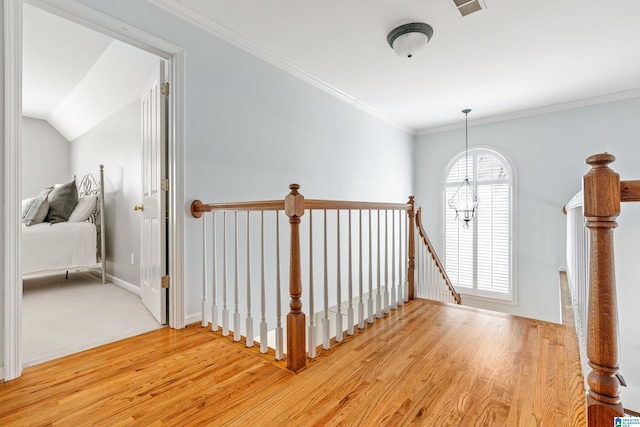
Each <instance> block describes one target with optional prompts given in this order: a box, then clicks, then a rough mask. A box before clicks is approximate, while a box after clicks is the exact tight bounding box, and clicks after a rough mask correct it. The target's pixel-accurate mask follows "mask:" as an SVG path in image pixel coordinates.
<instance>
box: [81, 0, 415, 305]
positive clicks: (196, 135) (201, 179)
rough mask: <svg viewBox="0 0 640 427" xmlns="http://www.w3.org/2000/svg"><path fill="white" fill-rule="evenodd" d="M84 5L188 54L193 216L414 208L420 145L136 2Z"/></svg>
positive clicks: (195, 287)
mask: <svg viewBox="0 0 640 427" xmlns="http://www.w3.org/2000/svg"><path fill="white" fill-rule="evenodd" d="M82 2H83V3H85V4H88V5H90V6H91V7H94V8H96V9H98V10H102V11H104V12H105V13H107V14H109V15H111V16H114V17H115V18H117V19H120V20H122V21H124V22H127V23H130V24H132V25H134V26H136V27H138V28H141V29H142V30H144V31H147V32H149V33H152V34H154V35H157V36H159V37H161V38H163V39H166V40H167V41H170V42H172V43H174V44H176V45H179V46H181V47H182V48H184V49H185V58H186V65H185V67H186V70H185V73H186V74H185V79H184V80H185V105H186V117H185V138H184V145H185V197H186V200H185V201H186V206H185V207H184V208H185V211H186V210H188V205H189V204H190V203H191V201H192V200H193V199H201V200H203V201H208V202H213V201H230V200H255V199H271V198H279V197H284V196H285V195H286V194H287V192H288V185H289V184H290V183H292V182H297V183H299V184H300V185H301V186H302V188H301V192H302V194H304V195H305V196H306V197H310V198H337V199H363V200H381V201H405V200H406V197H407V196H408V195H409V194H410V193H411V192H412V185H411V184H412V178H411V177H412V170H411V154H412V147H413V143H412V142H413V141H412V137H411V136H409V135H407V134H404V133H403V132H401V131H399V130H397V129H395V128H393V127H391V126H389V125H387V124H385V123H383V122H381V121H379V120H376V119H374V118H372V117H370V116H368V115H367V114H365V113H364V112H362V111H360V110H358V109H356V108H354V107H353V106H350V105H347V104H345V103H343V102H342V101H339V100H337V99H335V98H334V97H332V96H330V95H328V94H326V93H324V92H321V91H320V90H318V89H316V88H314V87H311V86H309V85H308V84H306V83H304V82H302V81H301V80H299V79H297V78H295V77H293V76H291V75H289V74H288V73H285V72H283V71H282V70H280V69H277V68H275V67H273V66H271V65H269V64H267V63H265V62H263V61H262V60H259V59H257V58H255V57H253V56H251V55H250V54H248V53H246V52H244V51H241V50H239V49H237V48H235V47H233V46H230V45H229V44H227V43H225V42H222V41H221V40H219V39H217V38H216V37H213V36H211V35H209V34H207V33H205V32H203V31H200V30H198V29H196V28H194V27H192V26H190V25H189V24H187V23H185V22H184V21H182V20H180V19H177V18H175V17H173V16H172V15H170V14H167V13H166V12H164V11H162V10H160V9H158V8H156V7H154V6H152V5H150V4H149V3H146V2H137V3H136V7H135V8H132V7H130V5H129V4H128V3H125V2H102V1H97V0H83V1H82ZM200 231H201V225H200V222H199V221H196V220H195V219H192V218H187V219H186V220H185V233H186V235H185V247H186V254H185V260H186V265H185V272H186V280H185V283H186V299H187V301H186V314H187V316H194V315H196V316H197V315H199V312H200V299H201V291H200V289H199V283H200V282H201V249H200V245H199V243H198V242H200V237H199V236H200Z"/></svg>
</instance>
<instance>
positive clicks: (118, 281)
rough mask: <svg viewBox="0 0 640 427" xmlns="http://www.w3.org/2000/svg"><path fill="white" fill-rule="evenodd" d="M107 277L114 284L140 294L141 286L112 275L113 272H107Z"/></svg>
mask: <svg viewBox="0 0 640 427" xmlns="http://www.w3.org/2000/svg"><path fill="white" fill-rule="evenodd" d="M107 279H108V281H109V282H111V283H113V284H114V285H116V286H118V287H120V288H122V289H124V290H125V291H129V292H131V293H132V294H135V295H138V296H139V295H140V287H139V286H136V285H134V284H132V283H129V282H127V281H126V280H122V279H120V278H119V277H115V276H112V275H111V274H107Z"/></svg>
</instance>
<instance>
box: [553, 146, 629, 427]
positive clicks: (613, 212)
mask: <svg viewBox="0 0 640 427" xmlns="http://www.w3.org/2000/svg"><path fill="white" fill-rule="evenodd" d="M614 160H615V157H614V156H613V155H611V154H608V153H603V154H596V155H593V156H590V157H588V158H587V159H586V163H587V164H589V165H590V166H591V170H590V171H589V172H588V173H587V174H586V175H585V176H584V179H583V185H582V188H583V191H582V194H583V202H582V210H583V212H584V218H585V220H586V223H585V225H586V227H587V229H588V230H589V233H588V237H587V236H584V237H580V235H581V234H582V233H581V231H580V222H581V221H580V219H579V218H577V216H576V215H575V212H576V211H577V210H579V209H580V204H579V202H578V201H576V198H574V199H572V201H573V203H570V204H569V205H567V207H566V208H565V211H566V212H567V215H568V218H572V219H571V220H569V219H568V221H570V222H573V224H570V226H571V227H573V228H574V230H573V231H571V230H568V233H569V237H570V238H568V239H567V243H568V245H582V244H583V243H584V244H585V246H584V247H583V248H580V247H575V248H571V249H570V248H568V250H567V254H568V256H569V257H570V258H569V260H568V271H567V275H568V279H569V282H570V286H572V287H575V288H577V289H572V294H573V295H572V299H573V300H574V301H576V302H574V307H575V306H576V305H577V306H578V310H577V312H576V311H575V310H574V312H575V313H576V317H578V316H584V312H585V308H584V306H585V304H584V301H583V300H584V299H585V298H584V294H585V293H588V302H587V303H586V312H587V319H586V320H587V324H586V356H587V364H588V366H589V369H588V370H589V373H588V375H587V385H588V387H587V388H588V391H587V419H588V425H589V426H604V425H611V423H612V420H613V419H614V417H622V416H624V410H623V406H622V402H621V400H620V386H621V376H620V375H619V373H618V370H619V362H620V350H619V344H618V310H617V300H616V284H615V270H614V258H613V229H614V228H615V227H616V226H617V222H616V218H617V217H618V215H619V214H620V203H621V202H631V201H640V181H620V176H619V175H618V174H617V173H616V172H614V171H613V170H612V169H611V168H609V164H610V163H612V162H613V161H614ZM569 215H571V216H569ZM568 228H569V227H568ZM587 245H588V246H587ZM585 254H588V259H587V256H585ZM587 271H588V274H587ZM586 276H588V282H586V281H585V278H586ZM572 282H573V285H571V283H572ZM580 288H581V289H580ZM584 320H585V319H581V320H580V321H579V322H582V326H581V328H583V329H584V328H585V326H584V323H583V322H584ZM579 322H576V324H577V323H579ZM581 350H583V349H581ZM581 357H584V353H582V355H581ZM583 366H584V364H583ZM585 372H586V371H585Z"/></svg>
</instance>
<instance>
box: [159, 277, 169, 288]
mask: <svg viewBox="0 0 640 427" xmlns="http://www.w3.org/2000/svg"><path fill="white" fill-rule="evenodd" d="M161 284H162V287H163V288H164V289H166V288H168V287H169V284H170V281H169V276H162V280H161Z"/></svg>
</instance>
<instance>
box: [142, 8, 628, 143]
mask: <svg viewBox="0 0 640 427" xmlns="http://www.w3.org/2000/svg"><path fill="white" fill-rule="evenodd" d="M149 1H151V2H152V3H155V4H157V5H159V6H161V7H163V8H165V9H167V10H168V11H170V12H172V13H174V14H176V15H178V16H181V17H183V18H185V19H187V20H189V21H191V22H193V23H195V24H196V25H199V26H200V27H202V28H205V29H207V30H209V31H211V32H212V33H214V34H217V35H219V36H221V37H223V38H225V39H227V40H228V41H231V42H232V43H234V44H236V45H238V46H241V47H243V48H244V49H246V50H249V51H251V52H252V53H254V54H256V55H258V56H261V57H263V58H265V59H267V60H269V61H271V62H273V63H274V64H276V65H278V66H280V67H282V68H285V69H288V70H289V71H291V72H292V73H294V74H296V75H298V76H301V77H303V78H305V79H307V80H309V81H310V82H312V83H314V84H317V85H319V86H322V87H325V88H327V89H328V90H330V91H331V92H333V93H334V94H337V95H338V96H340V97H342V98H344V99H346V100H348V101H349V102H353V103H354V104H356V105H360V106H361V107H362V108H364V109H368V110H370V111H372V112H373V113H374V114H376V115H378V116H379V117H381V118H383V119H385V120H387V121H389V122H391V123H393V124H395V125H397V126H398V127H400V128H404V129H405V130H408V131H409V132H412V131H423V132H424V131H425V130H427V131H428V130H429V129H431V130H434V129H440V130H441V129H444V128H447V127H448V126H450V125H452V124H454V126H458V124H459V123H461V122H463V121H464V115H463V114H462V113H461V112H460V111H461V110H462V109H463V108H466V107H469V108H472V109H473V111H472V112H471V113H470V115H469V121H470V123H473V121H476V122H479V121H482V120H485V121H489V120H496V119H499V118H500V117H502V118H507V117H513V116H518V115H526V114H529V113H532V111H530V110H535V111H533V112H540V111H546V110H545V107H549V106H555V107H552V108H551V109H558V108H563V107H568V106H571V105H576V104H578V105H584V104H585V103H590V102H597V101H602V100H606V99H611V98H612V97H613V98H617V99H620V98H624V97H630V96H638V95H640V21H639V17H640V1H633V0H607V1H602V0H484V4H485V5H486V9H485V10H482V11H479V12H477V13H475V14H472V15H469V16H467V17H465V18H461V17H460V15H459V14H458V12H457V11H456V10H455V8H454V6H453V3H452V2H451V0H394V1H390V0H269V1H264V0H243V1H229V0H207V1H204V0H149ZM416 21H422V22H426V23H428V24H430V25H431V26H432V27H433V29H434V35H433V38H432V40H431V41H430V42H429V44H428V45H427V47H426V49H425V50H424V51H423V52H422V53H421V54H420V55H418V56H415V57H413V58H411V59H407V58H400V57H397V56H396V55H395V54H394V53H393V51H392V49H391V48H390V47H389V45H388V44H387V41H386V37H387V34H388V33H389V31H391V30H392V29H393V28H395V27H396V26H398V25H401V24H404V23H408V22H416ZM612 94H615V95H612ZM603 96H604V98H602V97H603ZM594 97H597V99H591V98H594ZM585 100H588V101H585ZM558 104H561V105H558ZM540 109H542V110H540ZM547 110H548V109H547ZM491 118H492V119H491ZM478 119H480V120H478Z"/></svg>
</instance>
